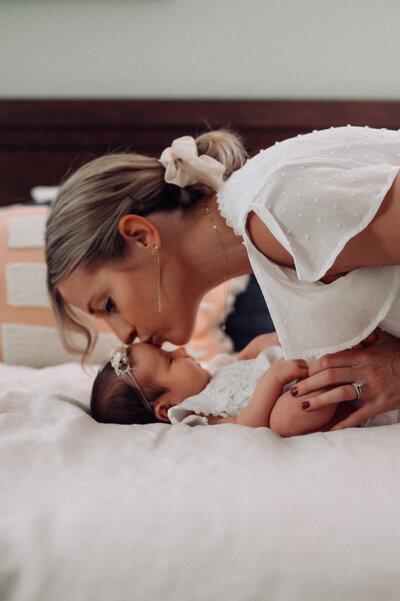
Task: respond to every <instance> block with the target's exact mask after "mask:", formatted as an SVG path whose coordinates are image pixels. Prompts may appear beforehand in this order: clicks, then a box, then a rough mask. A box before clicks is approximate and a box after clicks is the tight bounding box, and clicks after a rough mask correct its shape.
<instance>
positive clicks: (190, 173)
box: [160, 136, 225, 190]
mask: <svg viewBox="0 0 400 601" xmlns="http://www.w3.org/2000/svg"><path fill="white" fill-rule="evenodd" d="M160 163H161V164H162V165H163V167H165V181H166V182H167V183H168V184H175V186H179V187H180V188H185V187H186V186H192V185H193V184H206V185H207V186H210V187H211V188H213V189H214V190H219V188H221V186H222V184H223V183H224V179H223V175H224V173H225V166H224V165H223V164H222V163H220V162H219V161H217V159H213V158H212V157H210V156H208V155H207V154H202V155H200V156H199V155H198V152H197V145H196V142H195V140H194V138H192V137H191V136H182V137H181V138H176V140H174V141H173V142H172V144H171V146H170V147H168V148H166V149H165V150H164V151H163V152H162V154H161V156H160Z"/></svg>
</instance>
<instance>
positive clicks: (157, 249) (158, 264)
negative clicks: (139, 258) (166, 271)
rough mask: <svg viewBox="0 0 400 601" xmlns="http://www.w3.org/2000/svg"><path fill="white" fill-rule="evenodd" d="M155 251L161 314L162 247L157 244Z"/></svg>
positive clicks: (154, 247)
mask: <svg viewBox="0 0 400 601" xmlns="http://www.w3.org/2000/svg"><path fill="white" fill-rule="evenodd" d="M153 249H154V252H155V254H156V286H157V305H158V312H159V313H161V276H160V247H159V246H157V244H154V246H153Z"/></svg>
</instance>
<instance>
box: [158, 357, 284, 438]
mask: <svg viewBox="0 0 400 601" xmlns="http://www.w3.org/2000/svg"><path fill="white" fill-rule="evenodd" d="M282 356H283V353H282V349H281V347H279V346H271V347H270V348H268V349H265V350H264V351H262V352H261V353H260V354H259V355H258V357H256V359H249V360H248V361H235V358H234V356H233V355H217V356H216V357H214V359H212V360H211V361H210V362H209V363H208V365H207V369H208V371H209V372H210V373H211V375H212V378H211V380H210V381H209V383H208V384H207V386H206V387H205V388H204V390H202V391H201V392H200V393H199V394H196V395H194V396H191V397H188V398H187V399H185V400H184V401H183V402H182V403H180V404H179V405H175V406H174V407H171V408H170V409H169V410H168V419H169V421H170V422H171V424H176V423H178V422H181V423H184V424H187V425H190V426H198V425H207V424H208V421H207V417H205V416H207V415H218V416H221V417H232V416H236V415H239V413H240V412H241V411H242V410H243V409H244V408H245V407H246V406H247V405H248V404H249V402H250V399H251V397H252V395H253V392H254V389H255V387H256V384H257V381H258V379H259V378H260V377H261V376H262V374H263V373H264V372H265V371H267V369H268V368H269V367H271V365H272V363H274V362H275V361H276V360H277V359H280V358H281V357H282ZM201 414H202V415H201Z"/></svg>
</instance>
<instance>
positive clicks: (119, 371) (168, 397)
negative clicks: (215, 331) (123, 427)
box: [90, 342, 210, 424]
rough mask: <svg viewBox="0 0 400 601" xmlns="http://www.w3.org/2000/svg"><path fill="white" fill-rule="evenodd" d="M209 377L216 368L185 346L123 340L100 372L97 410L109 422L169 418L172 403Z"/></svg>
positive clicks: (96, 383) (98, 416)
mask: <svg viewBox="0 0 400 601" xmlns="http://www.w3.org/2000/svg"><path fill="white" fill-rule="evenodd" d="M209 380H210V374H209V373H208V372H207V371H206V370H205V369H203V368H202V367H201V365H200V364H199V363H197V361H195V359H193V357H190V355H188V354H187V353H186V351H185V349H184V348H183V347H181V348H178V349H176V350H175V351H165V350H163V349H160V348H159V347H157V346H153V345H151V344H147V343H143V342H140V343H136V344H131V345H130V346H128V347H123V346H121V347H118V348H117V349H116V350H115V351H114V353H113V355H112V358H111V359H110V361H108V362H107V363H106V365H105V366H104V367H103V368H102V369H101V370H100V372H99V373H98V374H97V376H96V379H95V381H94V383H93V389H92V397H91V401H90V407H91V413H92V416H93V417H94V419H96V420H97V421H98V422H104V423H115V424H148V423H152V422H167V423H169V419H168V409H169V408H170V407H172V406H174V405H178V404H179V403H181V402H182V401H184V400H185V399H186V398H188V397H189V396H192V395H195V394H198V393H199V392H201V391H202V390H203V389H204V388H205V387H206V385H207V384H208V382H209Z"/></svg>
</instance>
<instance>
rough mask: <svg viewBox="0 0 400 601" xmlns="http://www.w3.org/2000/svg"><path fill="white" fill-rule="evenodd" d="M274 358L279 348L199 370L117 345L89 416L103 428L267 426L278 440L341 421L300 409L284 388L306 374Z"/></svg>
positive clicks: (171, 354) (185, 361) (156, 352)
mask: <svg viewBox="0 0 400 601" xmlns="http://www.w3.org/2000/svg"><path fill="white" fill-rule="evenodd" d="M259 346H260V345H259V344H258V345H257V344H255V345H254V346H253V348H257V352H258V350H259V348H258V347H259ZM281 357H282V351H281V349H280V347H277V346H272V347H269V348H266V349H263V350H261V352H258V355H257V357H255V358H254V359H248V360H242V361H241V360H239V361H238V360H235V359H234V358H233V357H229V356H224V355H219V356H217V357H216V358H215V359H214V360H213V361H211V362H210V363H209V364H208V369H205V368H204V367H202V366H201V365H200V364H199V363H198V362H197V361H196V360H195V359H194V358H193V357H191V356H190V355H188V354H187V353H186V350H185V349H184V348H183V347H181V348H178V349H176V350H174V351H166V350H163V349H160V348H159V347H156V346H153V345H151V344H147V343H134V344H131V345H130V346H128V347H122V346H121V347H118V348H117V349H116V350H115V351H114V353H113V356H112V358H111V360H110V361H108V363H106V365H105V366H104V367H103V368H102V369H101V371H100V372H99V373H98V375H97V377H96V379H95V381H94V384H93V390H92V397H91V412H92V415H93V417H94V418H95V419H96V420H97V421H99V422H105V423H118V424H135V423H136V424H145V423H151V422H166V423H172V424H175V423H177V422H183V423H186V424H190V425H200V424H204V425H205V424H210V425H214V424H222V423H234V424H239V425H244V426H250V427H253V428H257V427H263V426H264V427H269V428H271V429H272V430H274V431H275V432H277V433H278V434H280V435H281V436H294V435H296V434H305V433H309V432H314V431H318V430H328V429H329V428H330V427H331V426H333V425H334V424H335V423H336V422H337V421H338V420H339V418H340V419H342V418H343V416H339V415H338V413H339V411H337V409H338V407H340V406H337V405H334V406H332V405H329V406H327V407H323V408H321V409H318V410H316V411H313V412H305V411H303V410H302V408H301V405H300V403H299V402H298V401H296V399H294V398H293V396H292V395H291V394H290V391H289V390H287V391H286V392H285V391H284V388H285V386H287V385H288V384H290V383H291V382H293V381H294V380H296V379H299V378H305V377H306V376H307V375H308V368H307V364H306V362H305V361H303V360H290V361H285V360H284V359H283V358H281ZM239 358H240V355H239ZM221 364H222V365H221ZM313 394H315V392H314V393H313ZM343 405H344V404H343ZM346 405H347V404H346ZM342 409H343V407H342Z"/></svg>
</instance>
